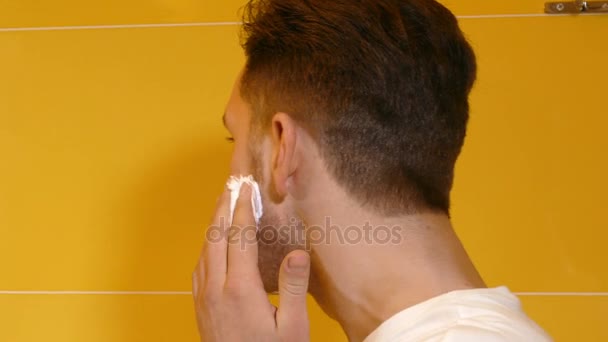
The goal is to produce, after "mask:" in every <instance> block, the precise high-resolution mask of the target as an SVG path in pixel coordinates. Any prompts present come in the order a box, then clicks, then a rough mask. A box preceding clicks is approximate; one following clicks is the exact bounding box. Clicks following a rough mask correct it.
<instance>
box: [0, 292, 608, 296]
mask: <svg viewBox="0 0 608 342" xmlns="http://www.w3.org/2000/svg"><path fill="white" fill-rule="evenodd" d="M514 294H515V295H517V296H531V297H534V296H537V297H548V296H553V297H559V296H563V297H608V292H514ZM0 295H60V296H61V295H127V296H130V295H144V296H190V295H192V292H189V291H0Z"/></svg>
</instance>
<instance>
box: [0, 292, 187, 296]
mask: <svg viewBox="0 0 608 342" xmlns="http://www.w3.org/2000/svg"><path fill="white" fill-rule="evenodd" d="M0 295H60V296H61V295H118V296H121V295H127V296H130V295H144V296H185V295H192V292H186V291H0Z"/></svg>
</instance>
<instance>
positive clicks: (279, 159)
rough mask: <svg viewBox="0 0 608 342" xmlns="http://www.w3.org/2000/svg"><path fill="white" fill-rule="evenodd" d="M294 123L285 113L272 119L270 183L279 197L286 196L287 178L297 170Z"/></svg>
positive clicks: (278, 114) (277, 114)
mask: <svg viewBox="0 0 608 342" xmlns="http://www.w3.org/2000/svg"><path fill="white" fill-rule="evenodd" d="M296 128H297V127H296V122H295V121H294V120H293V119H292V118H291V117H290V116H289V115H287V114H285V113H276V114H275V115H274V116H273V117H272V123H271V139H272V182H273V183H274V189H275V191H276V193H277V195H279V197H285V196H286V195H287V185H288V182H289V177H290V176H291V175H292V174H293V173H294V172H295V170H296V169H297V162H298V160H297V156H296V141H297V129H296Z"/></svg>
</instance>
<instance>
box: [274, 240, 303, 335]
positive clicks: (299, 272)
mask: <svg viewBox="0 0 608 342" xmlns="http://www.w3.org/2000/svg"><path fill="white" fill-rule="evenodd" d="M309 276H310V256H309V255H308V253H306V252H305V251H303V250H295V251H292V252H291V253H289V254H287V256H286V257H285V259H283V263H282V264H281V270H280V272H279V309H278V311H277V327H278V330H279V334H280V335H281V337H282V339H283V340H287V341H308V340H309V325H308V313H307V310H306V294H307V292H308V277H309Z"/></svg>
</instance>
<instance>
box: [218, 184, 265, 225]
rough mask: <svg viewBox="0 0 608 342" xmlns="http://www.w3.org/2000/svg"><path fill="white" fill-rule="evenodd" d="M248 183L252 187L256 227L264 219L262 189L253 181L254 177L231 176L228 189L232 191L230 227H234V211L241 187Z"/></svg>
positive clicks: (252, 205)
mask: <svg viewBox="0 0 608 342" xmlns="http://www.w3.org/2000/svg"><path fill="white" fill-rule="evenodd" d="M244 183H247V184H249V185H250V186H251V207H252V208H253V217H254V219H255V223H256V226H257V225H259V223H260V217H262V213H263V210H262V196H261V195H260V187H259V185H258V183H257V182H256V181H255V180H254V179H253V176H252V175H249V176H230V178H229V179H228V182H227V183H226V187H227V188H228V190H230V221H228V222H230V225H232V219H233V218H234V209H235V207H236V201H237V199H238V198H239V194H240V192H241V186H242V185H243V184H244Z"/></svg>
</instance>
